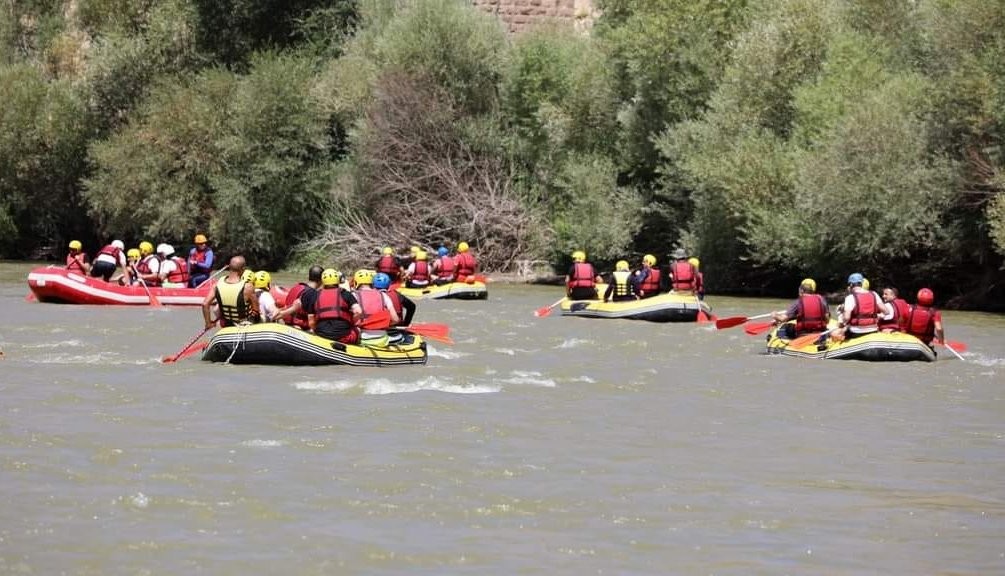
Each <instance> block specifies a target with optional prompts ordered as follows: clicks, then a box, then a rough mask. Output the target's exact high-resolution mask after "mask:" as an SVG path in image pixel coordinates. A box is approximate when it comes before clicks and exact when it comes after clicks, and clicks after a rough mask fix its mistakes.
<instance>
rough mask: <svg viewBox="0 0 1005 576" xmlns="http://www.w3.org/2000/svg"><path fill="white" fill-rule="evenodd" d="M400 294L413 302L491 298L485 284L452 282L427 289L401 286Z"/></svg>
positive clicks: (430, 286)
mask: <svg viewBox="0 0 1005 576" xmlns="http://www.w3.org/2000/svg"><path fill="white" fill-rule="evenodd" d="M398 293H399V294H401V295H402V296H407V297H409V298H411V299H412V300H438V299H440V298H456V299H458V300H485V299H487V298H488V297H489V289H488V287H487V286H486V285H485V283H484V282H471V283H468V282H451V283H450V284H441V285H439V286H435V285H429V286H427V287H425V288H406V287H404V286H399V287H398Z"/></svg>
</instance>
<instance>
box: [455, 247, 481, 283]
mask: <svg viewBox="0 0 1005 576" xmlns="http://www.w3.org/2000/svg"><path fill="white" fill-rule="evenodd" d="M454 261H455V262H456V264H457V277H458V278H462V277H465V276H471V275H472V274H474V273H475V269H476V268H478V262H477V261H476V260H475V257H474V256H472V255H471V253H470V252H461V253H460V254H458V255H457V256H456V257H454Z"/></svg>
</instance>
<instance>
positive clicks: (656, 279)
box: [637, 254, 663, 298]
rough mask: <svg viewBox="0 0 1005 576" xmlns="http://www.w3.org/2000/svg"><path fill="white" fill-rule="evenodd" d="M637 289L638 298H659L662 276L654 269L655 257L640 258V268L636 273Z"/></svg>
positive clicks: (650, 255)
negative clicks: (637, 275)
mask: <svg viewBox="0 0 1005 576" xmlns="http://www.w3.org/2000/svg"><path fill="white" fill-rule="evenodd" d="M638 274H639V278H638V283H637V284H638V288H639V297H640V298H652V297H653V296H659V294H660V291H661V290H662V288H663V274H662V272H661V271H660V269H659V268H657V267H656V257H655V256H653V255H652V254H646V255H645V256H643V257H642V268H641V269H640V270H639V272H638Z"/></svg>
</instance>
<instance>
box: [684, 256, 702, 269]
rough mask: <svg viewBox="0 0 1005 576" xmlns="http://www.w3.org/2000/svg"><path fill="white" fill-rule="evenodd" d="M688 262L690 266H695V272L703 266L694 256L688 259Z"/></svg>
mask: <svg viewBox="0 0 1005 576" xmlns="http://www.w3.org/2000/svg"><path fill="white" fill-rule="evenodd" d="M687 261H688V264H690V265H692V266H694V269H695V270H697V269H698V268H699V267H700V266H701V260H698V259H697V258H695V257H694V256H692V257H690V258H688V259H687Z"/></svg>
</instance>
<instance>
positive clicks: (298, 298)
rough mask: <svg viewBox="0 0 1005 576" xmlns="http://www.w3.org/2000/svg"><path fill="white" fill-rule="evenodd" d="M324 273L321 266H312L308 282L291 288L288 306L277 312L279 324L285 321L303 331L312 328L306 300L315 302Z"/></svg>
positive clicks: (288, 293)
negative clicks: (308, 320)
mask: <svg viewBox="0 0 1005 576" xmlns="http://www.w3.org/2000/svg"><path fill="white" fill-rule="evenodd" d="M322 272H324V269H323V268H321V267H320V266H317V265H314V266H311V268H310V270H308V271H307V282H306V283H304V282H300V283H299V284H297V285H296V286H294V287H293V288H290V291H289V292H287V293H286V306H285V307H284V308H283V309H282V310H279V311H278V312H276V316H275V320H276V321H277V322H279V321H283V322H286V323H287V324H289V325H290V326H294V327H296V328H300V329H301V330H307V329H309V328H310V325H309V324H308V323H307V308H306V306H305V305H304V300H305V299H306V300H313V299H314V298H316V297H317V296H316V294H315V292H316V291H317V290H318V289H320V288H321V273H322Z"/></svg>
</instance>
